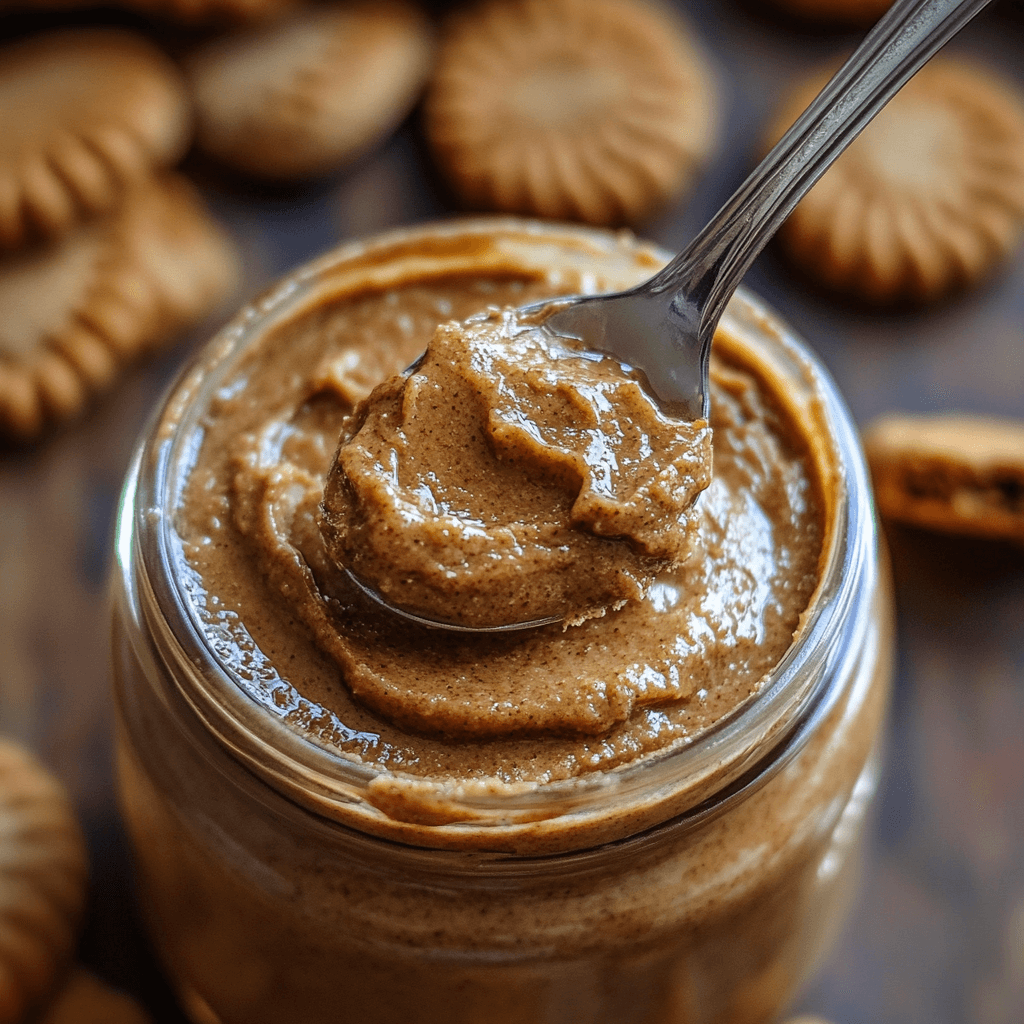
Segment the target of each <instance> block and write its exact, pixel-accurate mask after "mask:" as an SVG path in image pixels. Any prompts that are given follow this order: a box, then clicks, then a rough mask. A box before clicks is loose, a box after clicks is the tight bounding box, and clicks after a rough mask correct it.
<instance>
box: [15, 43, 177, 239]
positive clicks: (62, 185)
mask: <svg viewBox="0 0 1024 1024" xmlns="http://www.w3.org/2000/svg"><path fill="white" fill-rule="evenodd" d="M0 111H3V120H2V125H3V130H2V131H0V250H3V249H12V248H16V247H18V246H21V245H24V244H26V243H27V242H29V241H31V240H34V239H39V238H52V237H55V236H58V235H60V234H61V233H63V232H66V231H68V230H70V229H71V228H72V227H74V226H75V225H76V224H78V223H80V222H82V221H83V220H85V219H87V218H89V217H91V216H94V215H97V214H100V213H104V212H107V211H110V210H112V209H114V208H115V207H116V206H117V205H118V204H119V203H120V202H121V200H122V198H123V196H124V195H125V193H126V192H127V190H128V189H130V188H131V187H133V186H134V185H136V184H137V183H138V182H139V181H141V180H143V179H145V178H147V177H148V176H150V175H151V174H152V173H153V172H154V171H155V170H156V169H158V168H161V167H166V166H169V165H171V164H173V163H175V162H176V161H177V160H178V159H179V158H180V157H181V156H182V154H183V153H184V151H185V149H186V148H187V147H188V144H189V140H190V129H191V114H190V106H189V100H188V95H187V93H186V91H185V87H184V83H183V81H182V78H181V75H180V73H179V72H178V70H177V68H176V67H175V65H174V64H173V63H172V62H171V60H170V59H169V58H168V57H167V56H166V55H165V54H164V53H162V52H161V51H160V50H159V49H157V48H156V47H155V46H153V45H152V44H151V43H150V42H148V41H147V40H146V39H145V38H143V37H142V36H140V35H137V34H134V33H131V32H127V31H122V30H118V29H77V30H67V31H63V32H52V33H46V34H43V35H38V36H34V37H31V38H28V39H26V40H23V41H20V42H17V43H13V44H10V45H8V46H6V47H4V48H3V49H2V50H0Z"/></svg>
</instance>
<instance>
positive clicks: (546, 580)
mask: <svg viewBox="0 0 1024 1024" xmlns="http://www.w3.org/2000/svg"><path fill="white" fill-rule="evenodd" d="M545 317H546V313H545V311H544V310H540V311H537V312H535V313H532V314H529V315H521V314H518V313H517V311H516V310H515V309H514V308H507V309H503V310H496V309H494V310H491V311H490V312H489V313H485V314H480V315H478V316H476V317H472V318H470V320H468V321H465V322H458V321H448V322H447V323H444V324H441V325H440V326H439V327H438V329H437V331H436V332H435V333H434V336H433V338H432V339H431V341H430V344H429V346H428V347H427V350H426V352H425V353H424V355H423V357H422V358H421V359H420V360H418V362H417V365H416V366H415V368H414V369H413V370H411V372H408V373H405V374H399V375H397V376H395V377H392V378H390V379H389V380H387V381H385V382H384V383H383V384H381V385H380V386H378V387H377V388H376V389H375V390H374V392H373V394H372V395H371V396H370V398H369V399H368V400H367V402H366V403H364V404H363V405H362V406H360V408H359V409H358V410H357V411H356V413H355V414H354V415H353V417H352V425H351V426H350V427H348V426H347V427H346V430H345V432H344V433H343V435H342V438H341V445H340V447H339V450H338V453H337V456H336V458H335V461H334V465H333V466H332V468H331V472H330V474H329V476H328V479H327V484H326V486H325V489H324V500H323V505H322V509H323V518H322V523H321V528H322V530H323V533H324V539H325V542H326V544H327V549H328V553H329V555H330V556H331V558H332V559H333V560H334V561H335V563H336V564H338V565H339V566H342V567H347V568H348V569H350V570H352V571H353V572H354V573H355V574H356V576H357V577H358V578H359V579H360V580H363V581H365V582H366V583H367V584H368V585H369V586H371V587H372V588H374V590H376V591H377V592H378V593H379V594H380V595H382V596H383V597H384V598H385V599H386V600H387V601H388V602H389V603H390V604H392V605H396V606H398V607H399V608H402V609H405V610H406V611H409V612H413V613H416V614H418V615H422V616H425V617H426V618H428V619H431V620H435V621H436V620H440V621H443V622H454V623H457V624H460V625H466V626H477V627H479V626H502V625H506V624H510V623H521V622H530V621H535V620H538V619H544V618H547V617H555V618H558V619H565V620H567V622H568V623H570V624H578V623H579V622H580V621H582V620H583V619H587V618H591V617H593V616H595V615H603V614H604V613H605V611H606V610H607V609H608V608H619V607H621V606H622V605H623V604H625V602H626V601H628V600H634V601H635V600H639V599H641V598H642V597H643V596H644V594H645V593H646V591H647V589H648V588H649V586H650V584H651V583H652V582H653V580H654V577H655V575H656V574H657V573H658V572H659V571H663V570H665V569H667V568H669V567H670V566H673V565H677V564H679V563H681V562H682V561H683V560H684V559H685V558H686V556H687V554H688V552H689V547H690V539H689V537H690V532H691V530H690V527H691V524H692V520H691V517H690V515H689V513H690V509H691V507H692V505H693V503H694V501H695V500H696V498H697V495H698V494H699V493H700V492H701V491H702V490H704V488H705V487H707V485H708V483H709V482H710V480H711V432H710V430H709V429H708V426H707V423H706V422H705V421H704V420H701V421H699V422H697V423H690V422H687V421H683V420H679V419H676V418H672V417H669V416H666V415H664V414H663V413H662V412H661V411H660V409H659V408H658V405H657V402H656V401H655V400H654V399H653V398H652V397H651V396H650V395H649V394H648V392H647V391H646V390H645V389H644V388H643V387H642V385H641V383H640V382H639V381H638V380H637V379H635V378H634V377H633V376H631V375H630V374H629V373H628V371H627V368H626V367H624V366H622V365H621V364H620V363H618V362H616V361H615V360H613V359H609V358H602V357H600V356H597V355H596V354H594V355H593V358H588V357H587V356H586V355H585V354H583V353H582V352H581V351H580V350H579V349H578V348H575V347H570V346H571V345H572V343H571V342H569V341H568V340H567V339H561V338H558V337H556V336H555V335H553V334H551V333H549V332H547V331H545V330H544V328H543V323H544V320H545Z"/></svg>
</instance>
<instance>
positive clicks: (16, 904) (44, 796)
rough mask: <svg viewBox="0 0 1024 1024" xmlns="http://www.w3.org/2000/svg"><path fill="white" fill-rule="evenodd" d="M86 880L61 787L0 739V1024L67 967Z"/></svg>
mask: <svg viewBox="0 0 1024 1024" xmlns="http://www.w3.org/2000/svg"><path fill="white" fill-rule="evenodd" d="M87 874H88V871H87V865H86V853H85V842H84V839H83V837H82V833H81V829H80V828H79V825H78V822H77V820H76V819H75V814H74V811H73V809H72V807H71V803H70V801H69V799H68V795H67V793H66V792H65V790H64V788H63V786H61V784H60V783H59V782H58V781H57V780H56V779H54V778H53V777H52V776H51V775H50V774H49V772H47V771H46V770H45V769H44V768H43V767H42V765H40V764H39V762H38V761H37V760H36V759H35V758H34V757H33V756H32V755H31V754H29V753H28V751H26V750H24V749H22V748H21V747H20V746H18V745H17V744H16V743H13V742H11V741H9V740H6V739H0V1024H18V1022H19V1021H21V1020H23V1018H24V1017H25V1016H26V1014H28V1013H29V1012H30V1011H32V1010H34V1009H36V1008H38V1006H39V1005H40V1004H41V1002H42V1000H44V999H45V998H46V996H47V995H48V994H49V991H50V989H51V988H52V986H53V985H54V984H55V982H56V980H57V978H58V976H59V975H60V973H61V972H62V971H63V970H64V969H65V967H66V966H67V963H68V960H69V958H70V956H71V953H72V951H73V949H74V944H75V939H76V936H77V933H78V925H79V922H80V920H81V917H82V911H83V908H84V906H85V894H86V884H87Z"/></svg>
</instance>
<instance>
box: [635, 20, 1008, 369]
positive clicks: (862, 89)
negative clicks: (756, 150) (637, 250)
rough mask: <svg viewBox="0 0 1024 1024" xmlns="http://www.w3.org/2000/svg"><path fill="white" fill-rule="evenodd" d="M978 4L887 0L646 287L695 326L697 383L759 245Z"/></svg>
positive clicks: (770, 234)
mask: <svg viewBox="0 0 1024 1024" xmlns="http://www.w3.org/2000/svg"><path fill="white" fill-rule="evenodd" d="M987 3H989V0H896V3H894V4H893V5H892V7H891V8H890V9H889V11H888V12H887V13H886V14H885V15H884V16H883V17H882V19H881V20H880V21H879V22H878V24H877V25H875V27H874V28H873V29H872V30H871V32H870V33H868V35H867V37H866V38H865V39H864V41H863V42H862V43H861V44H860V46H859V47H857V49H856V51H855V52H854V53H853V55H852V56H851V57H850V59H849V60H848V61H847V62H846V63H845V64H844V65H843V66H842V68H840V69H839V71H838V72H836V74H835V76H834V77H833V78H832V79H831V81H829V83H828V84H827V85H826V86H825V88H824V89H822V90H821V92H820V93H819V94H818V96H817V98H816V99H815V100H814V101H813V102H812V103H811V104H810V106H809V107H808V108H807V109H806V110H805V111H804V112H803V114H801V115H800V117H799V118H798V119H797V121H796V122H795V123H794V124H793V126H792V127H791V128H790V129H789V131H787V132H786V134H785V135H784V136H783V137H782V138H781V139H780V140H779V142H778V143H777V144H776V145H775V146H774V147H773V149H772V150H771V152H770V153H769V154H768V155H767V156H766V157H765V158H764V160H762V161H761V163H760V164H759V165H758V166H757V167H756V168H755V169H754V171H753V172H752V173H751V175H750V177H748V178H747V180H746V181H745V182H744V183H743V184H742V185H741V186H740V187H739V189H738V190H737V191H736V192H735V193H734V195H733V196H732V198H731V199H730V200H729V201H728V202H727V203H726V204H725V206H723V207H722V209H721V210H719V212H718V213H717V214H716V215H715V216H714V217H713V218H712V220H711V221H710V223H709V224H708V225H707V226H706V227H705V228H704V230H703V231H701V232H700V234H699V235H697V237H696V238H694V240H693V241H692V242H691V243H690V244H689V245H688V246H687V247H686V249H684V250H683V251H682V252H681V253H680V254H679V255H678V256H676V258H675V259H674V260H672V262H671V263H669V264H668V265H667V266H666V267H665V268H664V269H663V270H662V271H661V272H660V273H659V274H658V275H657V276H656V277H655V278H653V279H652V280H651V281H650V282H648V284H647V285H646V286H645V290H649V291H652V292H656V293H659V294H664V293H666V292H670V293H674V295H673V299H672V304H673V306H674V307H676V308H675V312H676V314H677V315H678V316H680V317H682V318H684V319H685V320H687V321H688V322H689V323H691V324H695V325H699V326H698V327H697V334H698V337H699V339H700V341H701V349H702V351H701V359H702V369H703V372H704V378H705V381H706V367H707V359H708V354H709V350H710V344H711V337H712V335H713V334H714V329H715V327H716V325H717V324H718V321H719V319H720V318H721V315H722V312H723V311H724V309H725V305H726V303H727V302H728V300H729V298H730V296H731V295H732V293H733V292H734V291H735V290H736V287H737V285H738V284H739V283H740V279H741V278H742V277H743V275H744V274H745V273H746V271H747V269H748V268H749V267H750V264H751V263H753V262H754V259H755V257H756V256H757V254H758V253H759V252H760V251H761V250H762V249H763V248H764V246H765V243H766V242H767V241H768V239H769V238H771V236H772V235H773V234H774V233H775V231H776V230H777V229H778V228H779V226H780V225H781V224H782V222H783V221H784V220H785V219H786V217H788V216H789V214H790V212H791V211H792V210H793V207H794V206H796V204H797V203H798V202H799V201H800V200H801V199H802V198H803V196H804V195H805V194H806V193H807V192H808V191H809V190H810V188H811V186H812V185H813V184H814V183H815V182H816V181H817V180H818V178H820V177H821V175H822V174H824V172H825V170H826V169H827V168H828V167H829V165H830V164H831V163H832V161H833V160H835V159H836V157H838V156H839V154H840V153H842V151H843V150H844V149H846V147H847V146H848V145H849V144H850V143H851V142H852V141H853V140H854V139H855V138H856V137H857V135H858V134H859V133H860V132H861V131H862V130H863V129H864V127H865V126H866V125H867V123H868V122H869V121H870V120H871V119H872V118H873V117H874V116H875V114H877V113H878V111H879V110H881V109H882V107H883V106H885V104H886V103H888V102H889V100H890V99H892V97H893V96H894V95H895V94H896V92H898V91H899V89H901V88H902V87H903V86H904V85H905V84H906V82H907V81H908V79H910V77H911V76H912V75H913V74H914V73H915V72H916V71H917V70H919V69H920V68H921V66H922V65H923V64H925V63H926V62H927V61H928V60H929V59H930V58H931V57H932V56H934V54H935V53H936V51H937V50H939V49H940V48H941V47H942V46H943V45H945V43H947V42H948V41H949V40H950V39H951V38H952V37H953V36H954V35H956V33H957V32H959V31H960V29H962V28H963V27H964V25H966V24H967V22H968V21H970V20H971V18H973V17H974V15H975V14H977V13H978V12H979V11H980V10H981V9H982V8H983V7H984V6H985V5H986V4H987Z"/></svg>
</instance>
